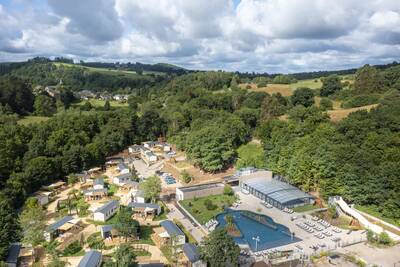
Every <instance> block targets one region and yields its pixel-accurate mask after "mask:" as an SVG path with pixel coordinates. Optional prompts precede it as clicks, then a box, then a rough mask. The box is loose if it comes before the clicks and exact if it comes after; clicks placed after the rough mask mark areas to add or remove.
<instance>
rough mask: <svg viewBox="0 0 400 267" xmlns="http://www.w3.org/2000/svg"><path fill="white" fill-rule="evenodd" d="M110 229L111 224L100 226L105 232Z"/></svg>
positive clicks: (111, 227)
mask: <svg viewBox="0 0 400 267" xmlns="http://www.w3.org/2000/svg"><path fill="white" fill-rule="evenodd" d="M112 229H113V226H112V225H103V226H102V227H101V231H103V232H104V233H105V232H110V231H111V230H112Z"/></svg>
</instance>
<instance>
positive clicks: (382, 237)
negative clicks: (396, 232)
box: [378, 231, 393, 245]
mask: <svg viewBox="0 0 400 267" xmlns="http://www.w3.org/2000/svg"><path fill="white" fill-rule="evenodd" d="M378 240H379V243H381V244H382V245H390V244H392V242H393V241H392V239H391V238H390V236H389V235H388V233H386V232H385V231H382V232H381V233H380V234H379V237H378Z"/></svg>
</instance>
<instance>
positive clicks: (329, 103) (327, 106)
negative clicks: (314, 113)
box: [319, 97, 333, 110]
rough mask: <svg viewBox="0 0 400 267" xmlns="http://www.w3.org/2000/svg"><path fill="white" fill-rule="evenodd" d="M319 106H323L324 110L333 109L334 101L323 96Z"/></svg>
mask: <svg viewBox="0 0 400 267" xmlns="http://www.w3.org/2000/svg"><path fill="white" fill-rule="evenodd" d="M319 106H320V107H321V109H322V110H332V109H333V103H332V101H331V100H330V99H329V98H325V97H324V98H322V99H321V102H319Z"/></svg>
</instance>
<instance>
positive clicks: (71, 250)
mask: <svg viewBox="0 0 400 267" xmlns="http://www.w3.org/2000/svg"><path fill="white" fill-rule="evenodd" d="M81 251H82V246H81V244H80V243H79V241H78V240H77V241H74V242H72V243H71V244H69V245H68V246H67V247H66V248H65V249H64V251H63V253H62V255H63V256H64V257H68V256H73V255H75V254H77V253H79V252H81Z"/></svg>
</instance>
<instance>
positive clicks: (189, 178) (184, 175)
mask: <svg viewBox="0 0 400 267" xmlns="http://www.w3.org/2000/svg"><path fill="white" fill-rule="evenodd" d="M181 177H182V180H183V182H184V183H185V184H188V183H190V182H191V181H192V176H191V175H190V174H189V173H188V172H187V171H186V170H183V171H182V172H181Z"/></svg>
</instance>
